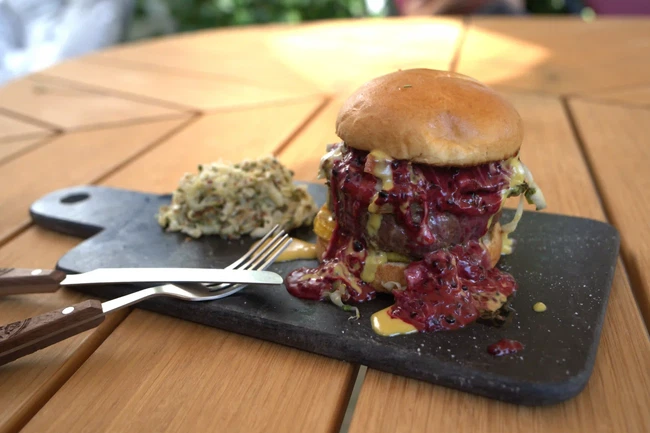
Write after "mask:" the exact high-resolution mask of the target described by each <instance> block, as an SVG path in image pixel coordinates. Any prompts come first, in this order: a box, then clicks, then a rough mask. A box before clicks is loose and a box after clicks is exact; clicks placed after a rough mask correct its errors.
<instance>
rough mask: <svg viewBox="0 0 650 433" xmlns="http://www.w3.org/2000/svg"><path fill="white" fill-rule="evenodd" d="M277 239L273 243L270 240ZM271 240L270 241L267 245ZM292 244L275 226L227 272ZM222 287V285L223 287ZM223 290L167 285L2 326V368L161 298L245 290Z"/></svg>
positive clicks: (265, 260) (264, 261)
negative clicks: (118, 312)
mask: <svg viewBox="0 0 650 433" xmlns="http://www.w3.org/2000/svg"><path fill="white" fill-rule="evenodd" d="M271 236H273V237H272V238H271V239H270V240H269V238H270V237H271ZM267 240H268V242H266V241H267ZM290 243H291V238H290V237H289V235H287V234H286V233H284V230H278V226H275V227H274V228H273V229H272V230H271V231H270V232H269V233H267V235H266V236H264V237H263V238H262V239H261V240H260V241H259V242H258V243H257V244H255V245H254V246H253V247H252V248H251V249H250V250H249V251H248V252H247V253H246V254H244V255H243V256H242V257H241V258H240V259H239V260H237V261H236V262H234V263H233V264H232V265H230V266H229V267H228V268H226V269H235V268H237V269H242V270H264V269H266V268H268V267H269V266H270V265H271V264H272V263H273V262H274V261H275V259H276V258H277V257H278V256H279V255H280V254H281V253H282V252H283V251H284V250H285V249H286V247H287V246H289V244H290ZM220 286H221V285H220ZM226 286H227V287H222V288H220V289H218V290H220V291H216V292H213V291H210V290H209V289H208V288H207V287H206V286H204V285H203V284H199V283H196V284H182V285H180V284H178V285H174V284H164V285H160V286H155V287H148V288H146V289H142V290H138V291H137V292H134V293H130V294H128V295H125V296H121V297H119V298H115V299H112V300H110V301H106V302H103V303H102V302H99V301H97V300H94V299H90V300H87V301H83V302H80V303H78V304H75V305H70V306H68V307H65V308H63V309H58V310H55V311H50V312H49V313H45V314H41V315H40V316H35V317H31V318H29V319H25V320H20V321H18V322H13V323H9V324H8V325H4V326H0V365H4V364H7V363H9V362H11V361H14V360H16V359H18V358H20V357H23V356H26V355H29V354H30V353H33V352H36V351H37V350H41V349H44V348H46V347H48V346H51V345H53V344H55V343H58V342H60V341H63V340H65V339H67V338H70V337H72V336H74V335H77V334H80V333H81V332H84V331H87V330H89V329H92V328H95V327H97V326H99V325H100V324H101V323H102V322H103V321H104V319H105V318H106V314H108V313H110V312H111V311H116V310H119V309H121V308H125V307H128V306H130V305H133V304H135V303H138V302H141V301H144V300H145V299H150V298H154V297H158V296H170V297H174V298H178V299H182V300H184V301H213V300H216V299H221V298H224V297H226V296H230V295H232V294H234V293H236V292H238V291H240V290H241V289H243V288H244V287H245V285H243V284H235V285H232V284H228V285H226Z"/></svg>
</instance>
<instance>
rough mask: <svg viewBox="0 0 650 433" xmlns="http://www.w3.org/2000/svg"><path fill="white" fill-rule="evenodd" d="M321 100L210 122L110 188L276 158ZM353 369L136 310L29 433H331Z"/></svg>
mask: <svg viewBox="0 0 650 433" xmlns="http://www.w3.org/2000/svg"><path fill="white" fill-rule="evenodd" d="M321 103H322V100H321V99H319V98H315V99H311V100H308V101H304V102H301V103H295V104H289V105H283V106H275V107H262V108H255V109H249V110H242V111H236V112H229V113H218V114H213V115H206V116H204V117H202V118H201V119H200V120H199V121H197V122H196V123H194V124H192V125H191V126H189V127H188V128H186V129H184V130H183V131H182V132H181V133H180V134H178V135H176V136H174V137H173V138H171V139H170V140H168V141H166V142H164V143H162V144H161V145H160V146H158V147H157V148H156V149H154V150H152V151H151V152H149V153H147V154H146V155H143V156H142V157H141V158H139V159H138V160H136V161H134V162H133V163H132V164H130V165H129V166H127V167H125V168H123V169H122V170H119V171H117V172H116V173H115V174H113V175H111V176H110V177H109V178H107V179H106V181H105V182H103V184H105V185H111V186H117V187H124V188H137V189H140V190H145V191H154V192H163V191H164V192H168V191H170V190H171V189H173V188H174V187H175V186H176V184H177V182H178V179H180V177H181V176H182V175H183V173H185V172H187V171H191V172H195V171H196V166H197V164H198V163H207V162H210V161H214V160H217V159H219V158H223V159H224V160H230V161H233V162H234V161H239V160H241V159H243V158H245V157H255V156H261V155H264V154H270V153H272V152H274V151H275V150H276V149H278V148H280V147H281V145H282V144H283V143H284V141H285V140H286V139H288V138H289V137H291V136H292V134H293V133H294V132H295V131H296V130H297V129H298V128H299V127H300V126H301V124H302V123H303V122H304V121H305V120H307V119H308V118H310V116H311V114H312V113H313V112H314V111H315V110H317V109H318V108H319V107H320V105H321ZM151 167H156V170H155V171H152V170H151ZM145 172H146V173H148V175H147V176H143V175H142V174H143V173H145ZM355 371H356V369H355V367H354V366H352V365H351V364H348V363H344V362H340V361H335V360H332V359H328V358H325V357H322V356H317V355H313V354H309V353H306V352H302V351H298V350H295V349H290V348H287V347H284V346H280V345H276V344H272V343H268V342H265V341H261V340H256V339H253V338H248V337H243V336H240V335H236V334H231V333H227V332H224V331H221V330H217V329H213V328H209V327H205V326H200V325H197V324H192V323H189V322H185V321H181V320H178V319H174V318H170V317H166V316H162V315H158V314H153V313H149V312H145V311H141V310H136V311H134V312H133V313H131V315H129V317H127V318H126V319H125V320H124V322H122V324H121V325H120V326H119V327H118V328H117V330H116V331H115V332H114V333H113V334H112V335H111V336H110V337H109V338H108V339H107V340H106V342H105V343H104V344H103V345H102V346H101V347H99V348H98V349H97V351H96V352H95V353H94V354H93V355H92V356H91V357H90V359H89V360H88V361H87V362H86V363H85V364H84V365H83V366H82V367H81V368H80V370H79V371H78V372H77V373H76V374H75V375H74V376H73V377H72V378H71V379H70V381H69V382H68V383H66V385H65V386H64V387H63V388H62V389H61V390H60V391H59V392H58V393H57V394H56V395H55V396H54V397H53V398H52V399H51V400H50V401H49V402H48V403H47V404H46V405H45V407H44V408H43V410H41V411H40V412H39V413H38V414H37V415H36V416H35V417H34V418H33V419H32V421H31V422H30V423H29V424H28V425H27V426H26V428H25V429H24V430H23V431H24V432H32V431H33V432H39V433H40V432H47V431H59V430H67V431H78V430H81V429H87V430H88V431H100V430H110V431H124V430H136V431H137V430H147V431H158V432H167V431H228V432H231V431H232V432H238V431H241V432H250V431H265V430H267V429H268V430H269V431H289V430H296V431H310V432H331V431H335V429H336V426H337V425H338V424H339V423H340V421H341V419H342V417H343V412H344V410H345V405H346V402H347V398H348V395H349V392H350V388H351V386H352V383H353V380H354V373H355ZM89 401H92V402H93V405H92V407H90V406H89V405H87V404H86V403H87V402H89ZM253 413H254V415H252V414H253ZM143 414H146V416H143ZM53 416H56V418H57V422H56V423H52V422H51V420H52V417H53Z"/></svg>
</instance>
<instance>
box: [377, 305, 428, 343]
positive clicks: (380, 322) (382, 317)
mask: <svg viewBox="0 0 650 433" xmlns="http://www.w3.org/2000/svg"><path fill="white" fill-rule="evenodd" d="M390 309H391V307H387V308H384V309H383V310H379V311H377V312H376V313H375V314H373V315H372V317H371V318H370V321H371V323H372V330H373V331H375V333H377V334H379V335H381V336H384V337H394V336H396V335H406V334H412V333H414V332H417V329H416V328H415V326H413V325H411V324H409V323H406V322H405V321H403V320H401V319H395V318H393V317H391V316H390V315H389V314H388V310H390Z"/></svg>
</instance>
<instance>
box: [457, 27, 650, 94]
mask: <svg viewBox="0 0 650 433" xmlns="http://www.w3.org/2000/svg"><path fill="white" fill-rule="evenodd" d="M648 34H650V20H647V19H644V18H642V17H636V18H633V17H628V18H623V19H621V18H618V19H616V18H612V17H609V18H608V17H599V18H598V19H597V20H595V21H592V22H583V21H580V20H577V19H575V18H573V17H557V16H553V17H533V18H531V19H525V20H522V19H520V18H519V17H495V18H473V19H472V21H471V23H470V26H469V30H468V33H467V38H466V39H465V43H464V44H463V47H462V50H461V53H460V61H459V64H458V72H461V73H464V74H467V75H470V76H472V77H474V78H477V79H479V80H481V81H484V82H487V83H489V84H493V85H495V84H500V85H502V86H508V87H512V88H517V89H522V90H534V91H538V92H549V93H557V94H585V95H589V94H591V93H592V92H600V91H603V90H605V89H607V88H612V87H615V88H620V87H621V86H636V85H644V84H650V80H649V78H648V70H650V56H648V55H643V54H642V53H643V52H644V51H643V50H645V52H647V43H648V42H647V41H648Z"/></svg>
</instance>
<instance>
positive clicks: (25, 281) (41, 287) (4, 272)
mask: <svg viewBox="0 0 650 433" xmlns="http://www.w3.org/2000/svg"><path fill="white" fill-rule="evenodd" d="M65 277H66V274H65V273H64V272H61V271H54V270H51V269H20V268H0V296H3V295H18V294H21V293H46V292H56V291H57V290H58V288H59V283H60V282H61V281H63V280H64V279H65Z"/></svg>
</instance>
